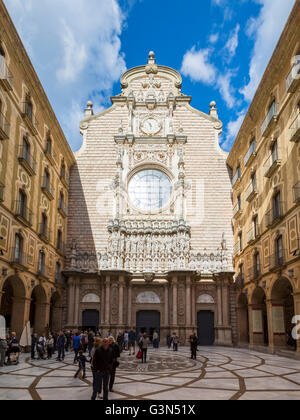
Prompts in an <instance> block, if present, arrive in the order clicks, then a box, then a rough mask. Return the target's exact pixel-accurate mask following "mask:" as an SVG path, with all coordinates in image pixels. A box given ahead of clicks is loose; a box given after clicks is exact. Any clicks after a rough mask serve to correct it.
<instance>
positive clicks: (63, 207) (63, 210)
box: [58, 202, 68, 217]
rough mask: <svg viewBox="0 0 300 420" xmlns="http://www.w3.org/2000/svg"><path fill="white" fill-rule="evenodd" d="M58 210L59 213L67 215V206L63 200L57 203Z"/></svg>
mask: <svg viewBox="0 0 300 420" xmlns="http://www.w3.org/2000/svg"><path fill="white" fill-rule="evenodd" d="M58 211H59V212H60V214H61V215H62V216H63V217H67V216H68V207H67V206H66V205H65V203H63V202H61V203H59V206H58Z"/></svg>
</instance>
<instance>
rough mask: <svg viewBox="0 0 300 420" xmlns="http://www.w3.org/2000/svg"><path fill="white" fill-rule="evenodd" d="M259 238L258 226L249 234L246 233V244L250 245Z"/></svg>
mask: <svg viewBox="0 0 300 420" xmlns="http://www.w3.org/2000/svg"><path fill="white" fill-rule="evenodd" d="M259 236H260V228H259V227H258V226H256V227H253V228H252V229H251V230H249V232H248V233H247V243H248V244H250V243H251V242H254V241H256V239H258V238H259Z"/></svg>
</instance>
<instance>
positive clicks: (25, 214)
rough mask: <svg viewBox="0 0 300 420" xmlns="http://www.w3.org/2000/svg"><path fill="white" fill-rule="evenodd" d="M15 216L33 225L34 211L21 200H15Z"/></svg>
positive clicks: (24, 222)
mask: <svg viewBox="0 0 300 420" xmlns="http://www.w3.org/2000/svg"><path fill="white" fill-rule="evenodd" d="M15 209H16V210H15V216H16V218H17V219H18V220H20V221H21V222H22V223H23V224H25V225H27V226H32V221H33V213H32V211H31V210H30V209H29V208H28V207H26V206H24V204H23V203H22V202H21V201H16V202H15Z"/></svg>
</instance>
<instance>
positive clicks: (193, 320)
mask: <svg viewBox="0 0 300 420" xmlns="http://www.w3.org/2000/svg"><path fill="white" fill-rule="evenodd" d="M196 324H197V321H196V285H195V284H194V283H193V284H192V325H193V328H195V327H196Z"/></svg>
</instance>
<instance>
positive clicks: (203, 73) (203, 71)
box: [181, 46, 216, 85]
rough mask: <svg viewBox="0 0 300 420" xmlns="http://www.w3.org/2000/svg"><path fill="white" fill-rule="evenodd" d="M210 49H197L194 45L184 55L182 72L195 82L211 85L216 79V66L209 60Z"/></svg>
mask: <svg viewBox="0 0 300 420" xmlns="http://www.w3.org/2000/svg"><path fill="white" fill-rule="evenodd" d="M209 58H210V50H209V49H202V50H201V49H200V50H196V47H195V46H194V47H193V48H192V49H191V50H189V51H187V52H186V53H185V55H184V57H183V61H182V67H181V72H182V74H183V75H184V76H186V77H190V78H191V80H192V81H194V82H203V83H205V84H208V85H211V84H213V83H214V81H215V79H216V68H215V67H214V65H213V64H211V63H210V62H209Z"/></svg>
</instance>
